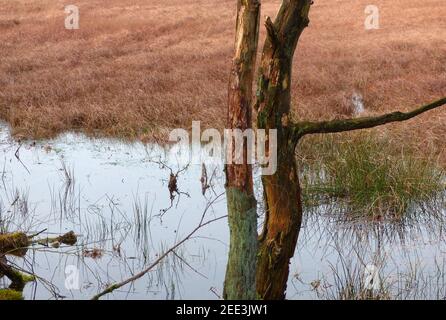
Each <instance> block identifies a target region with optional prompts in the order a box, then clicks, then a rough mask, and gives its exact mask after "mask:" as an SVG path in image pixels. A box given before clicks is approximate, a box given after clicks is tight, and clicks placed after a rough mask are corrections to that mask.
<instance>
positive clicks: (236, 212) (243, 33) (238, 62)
mask: <svg viewBox="0 0 446 320" xmlns="http://www.w3.org/2000/svg"><path fill="white" fill-rule="evenodd" d="M259 19H260V1H259V0H238V3H237V27H236V39H235V44H236V45H235V54H234V59H233V63H232V69H231V75H230V80H229V96H228V128H229V129H240V130H242V131H244V130H246V129H248V128H251V126H252V115H251V114H252V110H251V109H252V106H251V102H252V99H251V97H252V83H253V79H254V70H255V65H256V54H257V46H258V33H259ZM232 146H233V148H232V149H230V150H228V152H229V154H228V157H229V158H231V159H232V160H235V149H234V148H235V143H233V144H232ZM247 156H248V155H247V144H246V143H245V144H244V146H243V160H244V161H243V163H242V164H228V165H227V166H226V195H227V204H228V220H229V227H230V248H229V257H228V264H227V269H226V278H225V286H224V292H223V297H224V299H229V300H233V299H243V300H245V299H246V300H251V299H255V298H256V290H255V274H256V271H255V270H256V256H257V212H256V200H255V198H254V190H253V179H252V168H251V165H250V164H248V161H247Z"/></svg>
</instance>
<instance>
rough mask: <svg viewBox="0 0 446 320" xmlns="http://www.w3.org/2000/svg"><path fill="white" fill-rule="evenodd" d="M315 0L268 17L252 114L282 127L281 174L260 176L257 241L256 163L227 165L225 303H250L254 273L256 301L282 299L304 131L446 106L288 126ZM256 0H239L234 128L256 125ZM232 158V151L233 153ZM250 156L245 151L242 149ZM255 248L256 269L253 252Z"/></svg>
mask: <svg viewBox="0 0 446 320" xmlns="http://www.w3.org/2000/svg"><path fill="white" fill-rule="evenodd" d="M311 4H312V1H311V0H283V1H282V5H281V7H280V10H279V12H278V14H277V17H276V19H275V21H274V23H273V22H272V21H271V20H270V19H269V18H268V19H267V20H266V29H267V38H266V41H265V45H264V48H263V54H262V61H261V65H260V68H259V79H258V88H257V96H256V103H255V109H256V111H257V126H258V127H259V128H261V129H266V130H267V132H268V130H271V129H274V130H277V152H278V154H277V161H278V163H277V171H276V173H275V174H273V175H270V176H263V177H262V182H263V188H264V201H265V207H266V213H265V223H264V228H263V232H262V234H261V235H260V238H259V242H258V243H257V241H255V240H254V236H255V234H256V229H255V224H256V214H255V213H256V212H255V211H256V210H255V199H254V197H253V186H252V172H251V166H250V165H248V164H247V163H246V162H245V163H244V164H243V165H228V166H227V168H226V175H227V195H228V199H227V201H228V210H229V224H230V229H231V245H230V253H229V263H228V268H227V273H226V280H225V294H224V297H225V298H227V299H234V298H238V299H252V298H253V297H254V296H255V295H254V293H253V289H252V288H253V284H254V281H253V273H254V272H256V279H255V282H256V291H257V296H256V298H260V299H268V300H271V299H284V298H285V294H286V284H287V280H288V275H289V262H290V259H291V257H292V256H293V255H294V251H295V248H296V243H297V239H298V235H299V231H300V227H301V222H302V203H301V190H300V185H299V180H298V174H297V165H296V157H295V149H296V146H297V144H298V142H299V140H300V139H301V138H302V137H303V136H305V135H307V134H317V133H331V132H344V131H351V130H357V129H363V128H372V127H376V126H379V125H383V124H386V123H390V122H395V121H405V120H408V119H410V118H413V117H415V116H417V115H419V114H421V113H424V112H426V111H429V110H432V109H434V108H438V107H440V106H443V105H445V104H446V98H443V99H440V100H438V101H435V102H433V103H431V104H428V105H425V106H422V107H420V108H418V109H415V110H414V111H412V112H407V113H402V112H394V113H390V114H387V115H382V116H378V117H367V118H357V119H346V120H334V121H322V122H308V121H301V122H297V123H291V121H290V119H289V118H290V114H289V113H290V101H291V92H290V88H291V70H292V63H293V57H294V52H295V50H296V47H297V43H298V40H299V37H300V35H301V34H302V32H303V30H304V29H305V28H306V27H307V26H308V24H309V18H308V14H309V11H310V6H311ZM259 6H260V4H259V1H241V0H239V1H238V7H237V8H238V16H237V36H236V54H235V59H234V62H233V67H232V72H231V80H230V87H229V106H228V119H229V121H228V122H229V123H228V124H229V128H238V129H242V130H243V129H246V128H249V127H250V125H251V110H250V105H251V103H250V101H251V88H252V87H251V86H252V84H251V81H252V76H253V69H254V67H255V50H256V48H257V36H258V28H259V27H258V25H259V20H258V17H259ZM229 151H230V153H231V154H233V149H231V150H229ZM244 156H245V157H246V146H245V149H244ZM257 245H258V257H257V266H256V267H255V266H254V264H253V262H254V261H255V258H256V257H255V255H254V254H253V252H255V248H256V247H257Z"/></svg>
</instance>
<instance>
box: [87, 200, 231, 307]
mask: <svg viewBox="0 0 446 320" xmlns="http://www.w3.org/2000/svg"><path fill="white" fill-rule="evenodd" d="M222 195H223V193H222V194H220V195H218V196H217V197H216V198H215V199H213V200H212V201H211V202H209V203H208V204H207V205H206V208H205V210H204V212H203V215H202V216H201V219H200V223H199V224H198V226H197V227H196V228H195V229H194V230H192V231H191V232H190V233H189V234H188V235H187V236H186V237H184V238H183V239H182V240H181V241H179V242H177V243H176V244H175V245H174V246H173V247H171V248H170V249H169V250H167V251H166V252H164V253H163V254H162V255H161V256H159V257H158V259H156V260H155V261H154V262H153V263H152V264H151V265H150V266H148V267H147V268H146V269H144V270H142V271H141V272H139V273H137V274H135V275H134V276H132V277H130V278H128V279H126V280H124V281H122V282H119V283H115V284H113V285H110V286H108V287H107V288H106V289H105V290H104V291H102V292H100V293H98V294H97V295H95V296H94V297H93V298H92V299H91V300H99V298H101V297H102V296H105V295H106V294H109V293H111V292H113V291H115V290H116V289H119V288H121V287H123V286H125V285H127V284H129V283H131V282H133V281H135V280H138V279H139V278H141V277H143V276H144V275H145V274H147V273H148V272H149V271H151V270H152V269H153V268H155V267H156V266H157V265H158V264H159V263H160V262H161V261H163V260H164V259H165V258H166V257H167V256H168V255H169V254H170V253H175V250H176V249H177V248H178V247H179V246H181V245H182V244H184V243H185V242H186V241H188V240H189V239H190V238H191V237H192V236H193V235H194V234H195V233H196V232H197V231H198V230H200V229H201V228H203V227H205V226H207V225H209V224H211V223H213V222H215V221H218V220H221V219H224V218H227V215H225V216H221V217H218V218H215V219H212V220H208V221H206V222H204V218H205V216H206V213H207V211H208V210H209V208H210V207H211V206H212V204H214V203H215V201H216V200H217V199H218V198H219V197H220V196H222Z"/></svg>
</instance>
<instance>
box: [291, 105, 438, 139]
mask: <svg viewBox="0 0 446 320" xmlns="http://www.w3.org/2000/svg"><path fill="white" fill-rule="evenodd" d="M445 104H446V98H442V99H440V100H437V101H434V102H432V103H430V104H427V105H424V106H421V107H419V108H417V109H415V110H412V111H410V112H400V111H397V112H392V113H388V114H384V115H381V116H377V117H362V118H355V119H343V120H332V121H322V122H311V121H302V122H297V123H295V124H294V126H293V141H294V142H297V141H299V139H300V138H302V137H303V136H305V135H307V134H317V133H336V132H345V131H353V130H359V129H368V128H373V127H377V126H381V125H384V124H387V123H391V122H401V121H406V120H409V119H411V118H414V117H416V116H418V115H420V114H422V113H424V112H426V111H429V110H433V109H436V108H438V107H441V106H443V105H445Z"/></svg>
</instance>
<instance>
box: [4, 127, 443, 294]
mask: <svg viewBox="0 0 446 320" xmlns="http://www.w3.org/2000/svg"><path fill="white" fill-rule="evenodd" d="M164 155H165V148H163V147H162V146H158V145H144V144H142V143H131V144H129V143H124V142H121V141H116V140H109V139H90V138H86V137H84V136H82V135H79V134H74V133H68V134H64V135H61V136H60V137H58V138H56V139H53V140H47V141H36V142H34V141H15V140H12V139H11V137H10V135H9V131H8V127H7V126H6V125H2V126H1V129H0V170H1V181H0V228H1V233H6V232H17V231H22V232H25V233H26V234H33V235H35V234H38V236H37V237H41V238H42V237H43V238H50V237H57V236H59V235H64V234H66V233H68V232H70V231H73V232H74V234H75V235H76V236H77V242H76V244H74V245H67V244H64V243H59V242H57V243H56V244H55V243H54V242H51V243H50V242H47V243H42V242H37V243H33V244H31V245H30V246H29V247H28V251H27V253H26V255H25V256H22V257H16V256H8V263H9V264H11V265H13V266H15V267H17V269H19V270H21V271H22V272H24V273H26V274H31V275H34V276H35V279H34V281H30V282H28V283H27V284H26V286H25V287H24V290H23V295H24V298H25V299H91V298H92V297H93V296H94V295H96V294H97V293H99V292H100V291H102V290H104V289H105V288H106V287H107V286H109V285H111V284H113V283H117V282H120V281H122V280H125V279H127V278H129V277H131V276H133V275H135V274H137V273H138V272H140V271H141V270H144V269H146V268H147V267H149V266H150V265H151V264H153V262H154V261H157V259H159V258H160V257H163V254H164V253H165V252H166V251H168V250H170V249H171V248H172V247H173V246H175V245H176V244H178V243H180V242H181V241H182V240H183V239H185V237H188V235H190V236H189V237H188V238H187V241H185V242H184V243H181V245H179V246H178V247H177V248H175V250H171V251H170V254H168V255H167V256H166V257H165V258H163V259H161V260H160V263H158V264H157V265H156V266H154V268H152V269H151V270H150V271H149V272H147V273H146V274H144V275H143V276H142V277H141V278H139V279H137V280H136V281H133V282H131V283H129V284H128V285H126V286H123V287H122V288H119V289H118V290H115V291H113V292H112V293H110V294H109V295H106V296H104V297H103V298H104V299H220V298H221V297H222V291H223V283H224V275H225V270H226V263H227V255H228V250H229V228H228V225H227V219H226V214H227V209H226V201H225V193H224V191H225V189H224V182H225V179H224V172H223V171H222V169H221V168H220V167H219V166H216V167H215V168H213V167H211V166H208V167H203V166H202V165H192V164H190V165H188V166H184V164H182V163H180V161H178V159H173V158H165V157H164ZM204 172H206V175H205V176H204ZM172 176H173V177H175V181H174V182H175V183H173V180H172ZM258 178H259V177H257V180H258ZM260 185H261V184H260V183H259V182H258V183H256V189H257V199H258V200H260V199H261V195H262V190H260ZM173 187H175V188H173ZM443 196H444V192H443V193H441V192H440V193H436V194H435V196H434V195H432V196H431V197H430V198H429V199H424V200H425V201H421V202H417V203H411V204H410V205H408V206H407V208H406V209H405V210H406V211H407V212H410V214H408V215H407V216H406V218H405V219H393V220H388V219H370V218H369V217H364V216H363V217H361V215H358V212H355V214H351V213H352V212H351V210H350V208H349V207H348V206H345V205H341V203H340V202H339V200H336V199H331V200H330V201H327V199H325V200H324V201H320V202H311V203H307V204H306V206H305V210H304V211H305V212H304V221H303V226H302V230H301V232H300V236H299V242H298V245H297V249H296V252H295V256H294V258H293V259H292V263H291V272H290V277H289V280H288V288H287V299H366V298H374V299H428V298H434V299H444V298H446V287H445V279H444V275H445V273H444V271H445V270H444V265H445V261H444V260H445V258H446V241H445V240H446V237H445V233H444V230H443V226H444V218H445V215H446V209H445V205H444V204H445V202H444V199H443ZM259 202H260V201H259ZM259 209H260V210H258V212H260V219H259V222H261V220H262V214H261V212H262V206H261V205H260V204H259ZM206 222H210V223H208V224H205V223H206ZM200 224H203V227H201V228H199V229H198V230H197V231H196V232H193V231H194V230H195V229H196V228H197V226H199V225H200ZM260 228H261V225H259V229H260ZM191 232H193V233H192V234H191ZM368 277H372V278H373V279H374V280H375V282H374V286H373V288H369V287H367V283H369V282H367V281H366V280H367V278H368ZM9 285H10V282H9V280H7V279H6V277H3V278H2V279H1V280H0V289H3V288H7V287H8V286H9Z"/></svg>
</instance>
